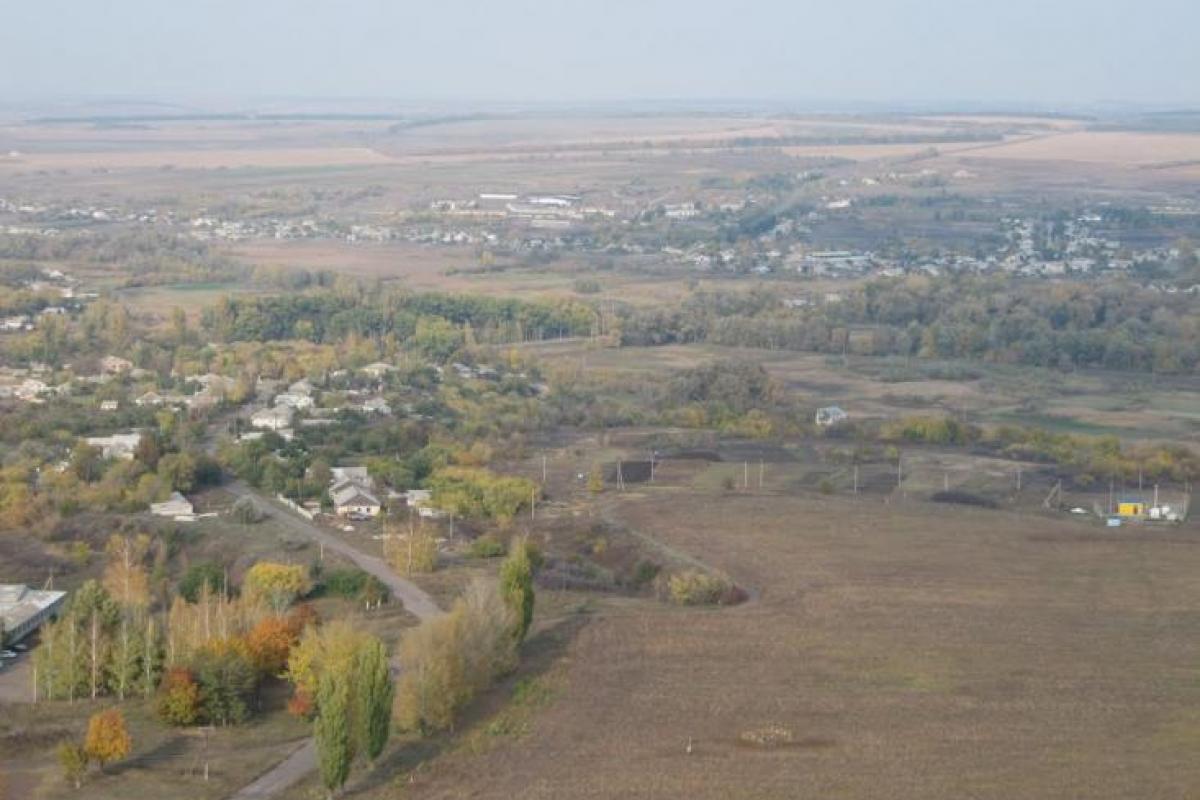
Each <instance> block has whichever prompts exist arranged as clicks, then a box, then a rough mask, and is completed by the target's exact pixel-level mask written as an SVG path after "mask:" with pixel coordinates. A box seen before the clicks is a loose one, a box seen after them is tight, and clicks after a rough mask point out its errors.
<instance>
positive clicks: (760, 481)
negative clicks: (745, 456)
mask: <svg viewBox="0 0 1200 800" xmlns="http://www.w3.org/2000/svg"><path fill="white" fill-rule="evenodd" d="M766 469H767V465H766V463H765V462H764V461H763V460H762V459H761V458H760V459H759V460H758V490H759V491H760V492H761V491H762V490H763V473H764V472H766Z"/></svg>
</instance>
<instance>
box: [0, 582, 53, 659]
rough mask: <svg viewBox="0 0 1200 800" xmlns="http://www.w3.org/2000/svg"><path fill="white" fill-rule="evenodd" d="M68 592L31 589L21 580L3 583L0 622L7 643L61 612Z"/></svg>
mask: <svg viewBox="0 0 1200 800" xmlns="http://www.w3.org/2000/svg"><path fill="white" fill-rule="evenodd" d="M66 598H67V593H66V592H55V591H49V590H41V589H30V588H29V587H28V586H25V585H24V584H20V583H0V621H3V623H4V643H5V644H6V645H9V644H13V643H15V642H19V641H21V640H22V639H24V638H25V637H26V636H28V635H29V634H31V633H33V632H34V631H36V630H37V629H38V628H40V627H41V626H42V623H44V622H46V621H47V620H49V619H52V618H53V617H55V616H57V615H58V612H59V611H60V610H61V609H62V605H63V602H64V601H65V600H66Z"/></svg>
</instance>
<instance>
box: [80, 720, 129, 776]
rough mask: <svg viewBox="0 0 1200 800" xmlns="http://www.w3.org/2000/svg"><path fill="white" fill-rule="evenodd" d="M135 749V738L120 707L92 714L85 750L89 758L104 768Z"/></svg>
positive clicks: (84, 741) (85, 740)
mask: <svg viewBox="0 0 1200 800" xmlns="http://www.w3.org/2000/svg"><path fill="white" fill-rule="evenodd" d="M132 749H133V740H132V739H130V738H129V730H128V729H127V728H126V727H125V716H124V715H123V714H122V713H121V711H120V710H119V709H116V708H110V709H108V710H107V711H100V712H98V713H96V714H93V715H92V718H91V719H89V720H88V727H87V735H86V736H85V737H84V739H83V750H84V752H85V753H87V755H88V758H90V759H92V760H93V761H95V762H96V763H97V764H99V765H100V769H104V767H105V765H106V764H109V763H110V762H113V761H120V760H121V759H123V758H125V757H126V756H128V755H129V753H130V751H131V750H132Z"/></svg>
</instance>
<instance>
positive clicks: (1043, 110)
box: [0, 93, 1200, 124]
mask: <svg viewBox="0 0 1200 800" xmlns="http://www.w3.org/2000/svg"><path fill="white" fill-rule="evenodd" d="M113 106H126V107H129V108H128V109H127V110H125V111H116V110H114V111H113V112H111V113H104V112H103V111H102V109H103V108H104V107H113ZM137 106H141V107H142V108H140V109H138V108H135V107H137ZM272 106H276V107H275V108H272ZM279 106H293V107H292V108H280V107H279ZM352 106H359V107H362V106H374V108H371V109H370V110H368V109H367V108H363V109H362V110H349V109H348V108H347V107H352ZM72 107H74V108H73V109H72ZM89 107H90V109H91V111H90V112H89V111H88V110H87V109H88V108H89ZM155 108H161V109H162V111H155V110H152V109H155ZM3 109H8V110H10V111H11V112H18V113H20V112H24V113H26V114H32V115H33V116H31V117H29V118H27V119H25V120H24V121H25V122H28V123H42V124H52V123H56V124H67V123H70V122H112V123H119V122H123V121H124V122H170V121H181V122H186V121H231V122H232V121H253V120H256V119H257V120H266V121H304V120H306V119H309V120H313V121H321V120H328V121H339V120H341V121H381V122H386V121H391V122H400V121H404V120H413V119H421V118H429V117H431V116H435V115H443V116H450V115H454V116H458V115H461V116H466V117H480V118H485V117H498V116H522V115H536V114H545V113H550V112H552V113H559V114H571V115H586V114H598V113H599V114H611V115H641V116H655V115H664V114H672V113H676V114H677V113H688V114H697V115H703V114H712V115H715V114H747V115H749V114H805V115H808V114H811V115H839V114H877V115H878V114H882V115H888V114H906V115H914V114H919V115H933V114H946V115H959V114H973V115H984V116H1033V117H1047V118H1060V119H1094V118H1095V117H1097V116H1110V115H1122V114H1142V115H1192V114H1200V103H1148V102H1137V103H1135V102H1123V101H1109V102H1079V101H1077V102H1074V103H1049V102H1043V101H1008V102H1000V101H997V102H982V101H978V100H942V101H936V100H899V99H898V100H894V101H872V100H855V99H845V100H829V99H815V98H809V99H804V98H795V99H785V98H753V97H710V98H701V97H695V98H691V97H674V98H672V97H661V98H649V97H647V98H625V99H619V98H609V99H603V98H596V99H579V100H548V99H547V100H520V99H512V100H505V99H494V98H493V99H487V100H483V99H479V100H469V99H456V98H450V97H443V98H435V97H429V98H420V97H398V96H397V97H389V96H377V95H362V96H329V95H301V94H261V95H245V96H234V95H220V94H215V93H213V94H194V95H177V96H175V97H174V98H172V97H170V96H166V95H162V94H141V93H87V94H65V93H64V94H45V95H41V96H39V97H28V98H20V99H18V98H13V97H11V96H10V97H9V98H7V99H3V100H0V110H3ZM168 109H170V110H168Z"/></svg>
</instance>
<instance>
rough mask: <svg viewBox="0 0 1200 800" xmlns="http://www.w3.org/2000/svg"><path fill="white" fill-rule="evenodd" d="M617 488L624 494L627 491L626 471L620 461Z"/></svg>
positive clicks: (618, 462) (618, 461)
mask: <svg viewBox="0 0 1200 800" xmlns="http://www.w3.org/2000/svg"><path fill="white" fill-rule="evenodd" d="M617 487H618V488H619V489H620V490H621V491H622V492H623V491H625V469H624V467H623V466H622V465H621V460H620V459H617Z"/></svg>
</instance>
